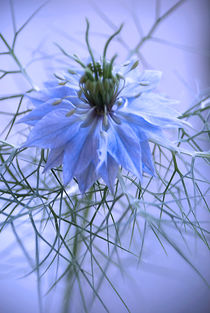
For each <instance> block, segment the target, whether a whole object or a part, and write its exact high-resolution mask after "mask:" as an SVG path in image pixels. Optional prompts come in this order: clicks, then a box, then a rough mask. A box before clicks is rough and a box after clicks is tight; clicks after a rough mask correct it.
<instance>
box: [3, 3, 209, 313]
mask: <svg viewBox="0 0 210 313" xmlns="http://www.w3.org/2000/svg"><path fill="white" fill-rule="evenodd" d="M176 2H177V1H174V0H162V1H160V3H161V14H162V13H164V12H165V11H166V10H167V9H168V8H169V7H171V6H172V5H174V4H175V3H176ZM41 3H42V1H39V0H36V1H35V0H28V1H24V0H16V1H14V9H15V14H16V21H17V25H19V26H20V25H21V24H22V23H23V22H24V21H25V20H26V19H27V18H28V16H29V15H30V14H31V13H32V12H33V11H34V10H35V9H36V8H37V7H38V6H39V5H40V4H41ZM93 3H94V2H90V1H82V0H77V1H75V0H73V1H67V0H61V1H58V0H54V1H53V0H52V1H49V3H48V4H47V5H46V6H45V7H44V8H43V9H42V10H41V11H40V12H39V13H38V15H37V16H36V17H35V18H34V19H33V20H32V21H31V22H30V24H29V25H28V26H27V27H26V29H24V31H23V32H22V33H21V35H20V38H19V39H18V42H17V55H18V56H19V58H20V60H21V61H22V63H23V64H27V63H28V62H30V61H31V59H33V62H32V63H31V64H30V65H29V66H28V72H29V74H30V76H31V77H32V78H33V80H34V82H35V84H37V85H40V84H41V82H43V81H44V80H46V79H48V77H49V75H48V73H49V69H50V68H54V65H55V56H54V54H57V53H58V50H57V48H56V47H55V46H54V44H53V42H58V43H59V44H60V45H61V46H63V47H64V48H65V49H66V50H67V51H68V52H70V53H77V54H80V55H85V46H84V30H85V17H88V19H89V21H90V25H91V39H90V40H91V43H92V45H93V48H94V49H95V50H96V51H97V53H100V52H101V51H102V48H103V44H104V41H105V38H107V37H104V35H107V34H111V33H113V30H112V29H111V28H110V27H109V26H108V25H107V24H106V23H105V22H104V21H103V20H102V19H101V18H100V16H99V15H98V13H97V12H96V9H94V5H93ZM95 3H97V2H96V1H95ZM155 3H156V1H153V0H149V1H145V0H142V1H138V0H135V1H134V0H133V1H120V0H115V1H109V0H108V1H104V0H102V1H101V2H98V4H97V5H98V7H99V8H100V10H101V11H102V12H103V13H104V14H106V15H107V16H108V17H109V19H110V20H111V21H112V22H113V23H114V24H115V25H116V26H119V25H120V24H121V22H124V23H125V26H124V28H123V31H122V38H123V39H124V41H125V42H126V43H127V44H128V46H129V47H131V48H132V47H134V46H135V45H136V43H137V42H138V41H139V30H137V28H136V26H135V23H134V18H136V21H137V22H136V23H137V24H138V23H139V22H140V23H141V25H142V28H143V31H144V34H145V33H147V31H148V29H150V27H151V25H152V23H153V22H154V19H155ZM132 12H135V17H134V16H133V15H132V14H133V13H132ZM0 32H2V33H3V34H4V35H5V37H6V38H11V39H12V22H11V14H10V7H9V1H7V0H0ZM208 36H209V2H208V1H207V0H201V1H199V0H190V1H186V2H185V3H184V4H183V5H182V6H180V8H179V9H177V10H176V11H175V12H174V13H173V14H172V15H170V16H169V17H168V18H167V19H166V20H165V21H164V22H163V23H162V24H160V25H159V27H158V28H157V31H156V32H155V34H154V37H155V38H156V40H154V39H153V40H150V41H148V42H146V43H145V45H144V46H143V47H142V50H141V53H142V55H143V56H144V58H145V60H146V62H144V61H142V66H144V67H148V68H154V69H158V70H161V71H162V72H163V74H164V75H163V79H162V81H161V84H160V91H162V92H165V93H166V94H167V95H169V96H171V97H172V98H176V99H178V100H180V111H184V110H185V109H187V108H188V107H189V105H190V103H191V101H192V99H193V98H194V96H195V95H196V94H197V93H198V92H199V91H200V90H202V89H204V88H207V87H208V86H209V83H210V81H209V80H210V79H209V78H210V77H209V56H210V49H209V42H208V40H207V39H208ZM157 38H161V39H162V40H164V42H163V41H162V42H158V41H157ZM73 39H74V40H73ZM166 41H168V42H170V44H166ZM2 47H3V45H2V43H1V42H0V48H1V49H2ZM116 51H117V52H118V54H119V58H118V60H119V61H120V60H124V59H125V57H126V56H127V52H126V49H125V48H123V47H122V46H121V45H120V44H119V42H115V43H114V44H113V45H112V46H111V47H110V50H109V53H110V56H111V55H112V54H113V53H114V52H116ZM49 54H50V55H51V54H53V58H54V60H52V59H48V58H46V59H44V60H40V59H39V58H40V55H41V56H42V57H43V56H47V55H49ZM58 64H60V66H61V67H62V66H63V65H62V63H58ZM0 68H3V69H6V68H7V69H8V68H14V66H13V62H12V61H11V60H10V59H9V57H2V58H0ZM17 77H18V76H14V75H13V77H9V76H8V77H6V78H5V79H4V80H1V81H0V95H2V94H5V93H9V94H10V93H15V92H16V91H17V92H18V91H21V92H22V91H23V90H25V89H26V88H28V83H27V82H26V81H25V80H24V79H23V78H21V77H18V78H17ZM12 106H13V103H8V107H7V110H8V111H10V110H12V109H13V107H12ZM4 125H6V121H5V120H1V127H4ZM194 127H198V125H194ZM11 140H13V141H14V142H15V140H16V139H15V134H14V136H13V137H12V139H11ZM204 218H205V216H204ZM2 236H3V237H2ZM2 236H0V244H1V247H2V250H3V248H4V247H6V246H7V244H8V242H10V241H12V240H13V238H10V233H9V232H7V233H6V235H3V234H2ZM2 238H3V239H2ZM146 239H147V240H146V248H145V252H144V253H145V254H144V263H143V264H142V265H141V266H140V267H139V268H137V266H136V265H135V264H130V263H128V264H125V266H126V269H127V274H128V275H127V276H124V277H123V278H122V277H121V276H120V273H119V272H118V271H116V270H115V269H112V272H111V277H112V280H113V281H114V283H115V286H116V288H117V289H118V290H119V291H120V294H121V295H122V296H123V297H124V298H125V299H126V300H127V304H128V306H129V307H130V309H131V312H132V313H138V312H139V313H153V312H154V313H159V312H161V313H168V312H171V313H185V312H191V313H197V312H203V313H208V312H209V308H210V300H209V299H210V297H209V290H208V289H207V287H206V286H205V285H204V284H203V282H202V281H201V280H200V278H199V277H198V276H197V275H196V274H195V273H194V271H193V270H192V269H191V268H190V267H189V265H187V264H186V263H185V262H184V260H183V259H181V258H180V256H178V255H177V254H176V253H175V252H174V251H173V250H172V249H171V248H170V247H168V246H167V245H166V247H167V252H168V256H166V255H165V254H164V251H163V250H162V249H161V247H160V245H159V244H158V243H157V242H154V237H153V236H151V238H150V235H148V236H147V238H146ZM189 241H190V242H191V254H189V255H190V257H191V259H192V260H193V262H194V264H195V265H197V266H198V268H199V269H200V271H201V272H202V274H203V275H204V276H206V277H207V278H208V277H209V278H210V270H209V261H210V258H209V252H208V251H207V249H206V247H204V245H202V243H200V242H197V244H195V245H194V240H193V238H189ZM180 245H182V248H183V249H186V248H185V246H184V245H183V243H180ZM193 247H194V248H193ZM14 250H15V247H14ZM9 253H10V255H11V257H12V260H11V259H10V261H9V263H7V262H5V261H4V260H3V261H2V262H1V260H0V312H1V313H13V312H15V313H26V312H31V313H36V312H38V300H37V294H36V280H35V276H33V275H32V276H29V277H27V278H24V279H19V280H17V279H16V278H17V277H19V276H21V275H20V270H19V271H18V272H17V271H16V265H17V263H18V262H21V261H20V260H19V259H15V255H14V256H13V254H12V252H9ZM19 267H20V266H19ZM19 267H18V268H19ZM61 296H62V288H58V289H57V290H56V291H55V292H52V293H51V294H49V295H48V296H46V303H48V305H49V306H47V311H46V312H53V313H58V312H60V309H59V300H60V299H62V297H61ZM75 296H76V295H75ZM103 296H104V300H105V302H106V303H109V308H110V311H111V312H125V308H124V307H123V305H122V304H121V303H120V301H119V299H117V297H116V296H115V295H113V292H112V290H111V289H110V288H109V287H108V286H106V284H105V285H104V286H103ZM100 310H101V307H98V306H97V305H95V306H94V307H93V310H92V312H94V313H96V312H103V311H100ZM75 312H76V313H77V312H78V313H79V312H82V311H81V307H80V306H79V304H78V308H77V309H76V311H75Z"/></svg>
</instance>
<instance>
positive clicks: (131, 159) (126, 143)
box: [107, 123, 142, 178]
mask: <svg viewBox="0 0 210 313" xmlns="http://www.w3.org/2000/svg"><path fill="white" fill-rule="evenodd" d="M110 125H111V126H110V128H109V130H108V132H107V133H108V147H107V148H108V152H109V153H110V155H111V156H112V157H113V158H114V160H115V161H116V162H117V163H119V164H121V165H122V167H123V168H125V169H126V170H128V171H129V172H131V173H133V174H134V175H136V176H137V177H139V178H141V176H142V164H141V147H140V143H139V139H138V137H137V136H136V134H135V132H134V131H133V130H132V128H131V127H130V126H129V125H128V124H126V123H122V124H121V125H120V126H118V125H113V124H111V123H110Z"/></svg>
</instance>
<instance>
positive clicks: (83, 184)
mask: <svg viewBox="0 0 210 313" xmlns="http://www.w3.org/2000/svg"><path fill="white" fill-rule="evenodd" d="M75 176H76V178H77V180H78V185H79V189H80V191H81V192H82V193H83V194H84V193H85V191H86V190H88V189H89V188H90V187H91V186H92V185H93V183H94V182H95V181H96V180H97V179H98V178H99V176H98V175H97V174H96V171H95V164H94V163H93V162H91V163H90V164H89V165H88V166H87V167H86V169H85V170H84V171H83V172H82V173H81V174H76V175H75Z"/></svg>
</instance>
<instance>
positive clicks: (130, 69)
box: [21, 22, 182, 193]
mask: <svg viewBox="0 0 210 313" xmlns="http://www.w3.org/2000/svg"><path fill="white" fill-rule="evenodd" d="M120 30H121V27H120V29H119V30H118V31H117V32H116V33H114V34H113V35H112V36H111V37H110V38H109V39H108V41H107V42H106V44H105V47H104V51H103V56H102V58H101V60H96V59H95V58H94V56H93V53H92V50H91V48H90V45H89V39H88V38H89V36H88V34H89V23H88V22H87V30H86V43H87V47H88V51H89V54H90V61H89V63H88V64H84V62H82V61H81V60H80V59H79V58H78V57H76V56H74V57H72V58H73V59H74V60H75V61H76V62H77V64H79V65H80V68H79V69H78V70H77V69H76V70H74V71H70V73H71V74H70V75H69V76H66V77H65V79H63V80H58V81H56V82H48V83H45V89H43V90H41V91H39V92H34V94H30V95H29V98H30V100H31V102H32V103H33V104H34V106H35V108H34V109H33V110H32V111H31V112H30V113H29V114H28V115H26V116H25V117H23V118H22V119H21V122H24V123H27V124H29V125H31V126H33V128H32V130H31V132H30V134H29V136H28V139H27V141H26V142H25V144H24V146H25V147H30V146H35V147H41V148H47V149H50V153H49V156H48V160H47V163H46V166H45V171H47V170H49V169H51V168H53V167H57V166H59V165H61V164H63V179H64V184H68V183H69V182H70V181H71V180H72V178H73V177H75V178H76V179H77V181H78V184H79V188H80V190H81V192H82V193H84V192H85V191H86V190H88V188H90V187H91V186H92V185H93V183H94V182H95V181H96V180H97V179H99V178H102V179H103V181H104V182H105V183H106V185H107V186H108V187H109V188H110V189H111V190H113V188H114V183H115V179H116V176H117V173H118V169H119V166H122V167H123V168H124V169H126V170H127V171H129V172H130V173H132V174H134V175H135V176H136V177H138V178H139V179H141V178H142V174H143V172H146V173H148V174H150V175H154V173H155V169H154V165H153V160H152V155H151V152H150V147H149V143H148V141H153V142H156V143H159V144H162V145H164V146H170V145H171V143H170V142H169V141H168V140H167V138H166V137H165V135H164V134H163V129H165V128H167V127H175V128H178V127H182V122H181V121H180V120H179V119H177V118H176V116H177V112H176V111H175V110H174V109H173V108H172V106H173V105H174V104H175V103H176V102H175V101H173V100H169V99H167V98H165V97H163V96H161V95H159V94H157V93H154V92H153V90H154V89H155V88H156V86H157V84H158V82H159V80H160V77H161V73H160V72H159V71H154V70H145V71H141V70H140V69H139V66H138V61H133V60H131V61H130V62H127V63H125V64H123V65H121V66H116V65H115V64H114V63H115V59H116V56H114V57H113V58H112V59H111V60H107V57H106V53H107V48H108V45H109V43H110V41H111V40H112V39H113V38H114V36H116V35H117V34H118V33H119V31H120Z"/></svg>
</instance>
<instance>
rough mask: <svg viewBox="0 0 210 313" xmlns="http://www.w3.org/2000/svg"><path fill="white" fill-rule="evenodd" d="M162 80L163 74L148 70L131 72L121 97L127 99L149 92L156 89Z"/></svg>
mask: <svg viewBox="0 0 210 313" xmlns="http://www.w3.org/2000/svg"><path fill="white" fill-rule="evenodd" d="M160 78H161V72H159V71H153V70H147V71H143V72H140V73H139V72H137V73H136V71H131V72H130V73H129V75H127V76H126V80H125V88H124V89H123V90H122V92H121V96H122V97H123V96H125V97H127V98H130V97H136V96H138V95H139V94H141V93H142V92H148V91H151V90H152V89H154V88H156V87H157V85H158V83H159V81H160Z"/></svg>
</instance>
